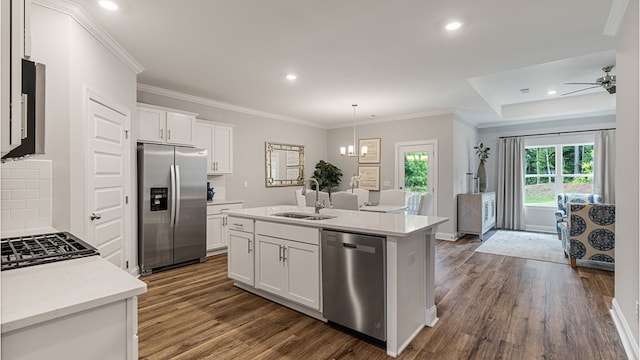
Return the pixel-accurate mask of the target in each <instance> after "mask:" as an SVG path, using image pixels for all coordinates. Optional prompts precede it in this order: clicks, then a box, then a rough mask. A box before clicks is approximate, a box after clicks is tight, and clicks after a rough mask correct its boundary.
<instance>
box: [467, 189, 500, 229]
mask: <svg viewBox="0 0 640 360" xmlns="http://www.w3.org/2000/svg"><path fill="white" fill-rule="evenodd" d="M495 226H496V193H495V192H484V193H479V194H458V232H460V233H465V234H476V235H478V236H479V237H480V240H482V238H483V235H484V233H486V232H487V231H489V230H490V229H491V228H493V227H495Z"/></svg>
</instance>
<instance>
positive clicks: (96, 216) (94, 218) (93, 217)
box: [89, 213, 102, 220]
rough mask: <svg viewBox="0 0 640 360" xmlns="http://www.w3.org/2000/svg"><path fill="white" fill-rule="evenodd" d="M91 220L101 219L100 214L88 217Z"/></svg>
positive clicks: (92, 214)
mask: <svg viewBox="0 0 640 360" xmlns="http://www.w3.org/2000/svg"><path fill="white" fill-rule="evenodd" d="M89 218H90V219H91V220H96V219H101V218H102V215H100V214H96V213H91V216H90V217H89Z"/></svg>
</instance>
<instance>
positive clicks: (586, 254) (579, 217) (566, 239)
mask: <svg viewBox="0 0 640 360" xmlns="http://www.w3.org/2000/svg"><path fill="white" fill-rule="evenodd" d="M568 206H569V215H568V218H569V221H568V222H564V223H562V224H560V228H561V230H562V248H563V250H564V252H565V256H566V257H569V258H570V259H571V267H576V259H587V260H593V261H604V262H609V263H613V262H614V251H615V233H616V230H615V229H616V206H615V205H609V204H569V205H568Z"/></svg>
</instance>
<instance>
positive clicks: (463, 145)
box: [452, 119, 494, 231]
mask: <svg viewBox="0 0 640 360" xmlns="http://www.w3.org/2000/svg"><path fill="white" fill-rule="evenodd" d="M453 125H454V130H453V134H454V136H453V166H454V168H453V194H454V205H455V206H454V212H453V215H454V216H453V218H452V222H453V223H454V224H455V225H454V226H455V227H454V229H456V231H457V229H458V201H457V197H456V195H457V194H466V193H467V192H468V191H467V190H468V186H469V184H467V181H468V179H467V176H466V174H467V173H468V172H472V173H476V172H477V169H478V164H479V162H480V161H479V160H478V156H477V155H476V153H475V149H474V148H473V147H474V146H475V145H476V144H478V141H477V138H478V130H477V129H476V127H475V126H473V125H470V124H468V123H466V122H464V121H462V120H458V119H456V120H455V121H454V124H453ZM491 150H493V148H492V149H491ZM490 153H491V154H494V153H493V152H492V151H491V152H490ZM491 157H493V155H491V156H490V158H491ZM487 191H494V189H490V188H487Z"/></svg>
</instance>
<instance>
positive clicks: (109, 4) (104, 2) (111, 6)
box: [98, 0, 118, 11]
mask: <svg viewBox="0 0 640 360" xmlns="http://www.w3.org/2000/svg"><path fill="white" fill-rule="evenodd" d="M98 3H99V4H100V6H102V7H103V8H105V9H107V10H111V11H116V10H118V4H116V3H115V2H113V1H110V0H100V1H99V2H98Z"/></svg>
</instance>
